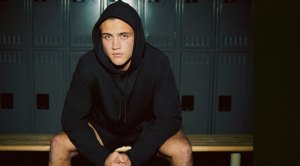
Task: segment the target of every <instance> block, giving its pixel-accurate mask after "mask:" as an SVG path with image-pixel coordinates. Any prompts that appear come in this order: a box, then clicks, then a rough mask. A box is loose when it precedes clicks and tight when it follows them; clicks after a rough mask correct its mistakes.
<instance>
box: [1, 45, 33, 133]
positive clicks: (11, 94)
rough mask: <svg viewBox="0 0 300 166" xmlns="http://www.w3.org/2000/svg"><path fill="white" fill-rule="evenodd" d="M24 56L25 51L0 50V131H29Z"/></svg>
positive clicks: (28, 91)
mask: <svg viewBox="0 0 300 166" xmlns="http://www.w3.org/2000/svg"><path fill="white" fill-rule="evenodd" d="M26 57H27V54H26V51H17V50H14V51H10V50H1V51H0V133H14V132H17V133H26V132H28V131H29V120H28V116H29V113H28V102H29V101H28V93H30V90H28V79H29V78H28V66H27V59H26Z"/></svg>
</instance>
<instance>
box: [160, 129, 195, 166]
mask: <svg viewBox="0 0 300 166" xmlns="http://www.w3.org/2000/svg"><path fill="white" fill-rule="evenodd" d="M159 152H160V153H161V154H162V155H164V156H166V157H167V159H168V160H169V161H170V162H171V165H173V166H192V165H193V154H192V147H191V145H190V143H189V141H188V139H187V138H186V136H185V135H184V134H183V132H182V131H181V130H179V131H178V132H177V133H176V134H175V135H174V136H172V137H170V138H169V139H168V140H167V141H166V142H165V143H164V144H163V145H162V146H161V147H160V148H159Z"/></svg>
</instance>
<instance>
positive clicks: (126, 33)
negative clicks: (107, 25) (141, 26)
mask: <svg viewBox="0 0 300 166" xmlns="http://www.w3.org/2000/svg"><path fill="white" fill-rule="evenodd" d="M130 34H132V33H130V32H121V33H119V34H118V35H130ZM101 35H111V36H112V34H111V33H107V32H104V33H101Z"/></svg>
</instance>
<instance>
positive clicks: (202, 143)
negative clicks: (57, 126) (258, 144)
mask: <svg viewBox="0 0 300 166" xmlns="http://www.w3.org/2000/svg"><path fill="white" fill-rule="evenodd" d="M52 136H53V135H52V134H0V151H49V150H50V140H51V137H52ZM188 139H189V140H190V142H191V144H192V149H193V152H246V151H253V138H252V136H251V135H188ZM127 149H128V147H122V148H120V151H125V150H127Z"/></svg>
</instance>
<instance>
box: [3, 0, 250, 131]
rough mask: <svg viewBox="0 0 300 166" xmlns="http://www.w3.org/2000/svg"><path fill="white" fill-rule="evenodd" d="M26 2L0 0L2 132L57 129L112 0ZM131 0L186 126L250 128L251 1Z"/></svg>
mask: <svg viewBox="0 0 300 166" xmlns="http://www.w3.org/2000/svg"><path fill="white" fill-rule="evenodd" d="M21 2H22V1H0V3H1V5H0V8H1V10H2V7H3V9H4V10H2V11H4V12H3V13H5V14H3V15H2V16H0V18H1V22H3V21H4V22H5V21H6V22H7V24H5V26H1V27H0V80H1V81H0V93H1V94H0V101H1V102H0V105H1V107H0V132H34V133H53V132H58V131H59V130H60V115H61V111H62V106H63V102H64V97H65V93H66V91H67V89H68V86H69V82H70V79H71V75H72V72H73V71H74V68H75V66H76V63H77V60H78V58H79V57H80V56H81V55H82V54H84V53H85V52H86V51H87V50H88V49H89V48H91V46H92V43H91V28H92V27H93V24H94V22H95V21H96V20H97V19H98V17H99V15H100V13H101V11H102V10H103V8H104V7H105V6H106V5H108V4H110V3H113V1H99V0H84V1H67V0H65V1H61V0H47V1H34V0H33V1H31V0H24V2H22V3H21ZM215 2H218V4H219V5H216V3H215ZM128 3H130V4H131V5H132V6H133V7H135V8H136V9H137V11H138V12H139V14H140V15H141V17H142V19H143V23H144V27H145V35H146V37H147V41H148V42H150V43H151V44H152V45H154V46H156V47H158V48H160V49H161V50H162V51H164V52H165V54H166V55H168V56H169V59H170V62H171V65H172V68H173V71H174V74H175V77H176V80H177V83H178V88H179V90H180V94H181V101H182V109H183V110H184V111H183V128H184V130H185V131H186V132H187V133H249V132H251V90H252V89H251V48H250V47H251V45H250V22H251V20H250V17H249V16H250V15H251V10H250V9H251V2H250V1H247V0H243V1H226V0H224V1H219V0H215V1H214V0H198V1H180V0H177V1H173V0H172V1H171V0H160V1H150V0H144V1H137V0H132V1H128ZM5 5H6V6H5ZM22 5H23V6H22ZM4 6H5V8H4ZM221 8H222V9H221ZM245 9H247V10H245ZM12 11H13V12H12ZM220 11H222V12H221V13H222V14H219V15H218V13H220ZM24 13H25V14H24ZM7 15H10V17H7ZM195 15H196V16H195ZM217 15H218V16H217ZM8 18H13V19H9V20H8ZM45 18H47V19H45ZM22 23H24V24H22ZM20 25H24V26H20ZM162 25H163V26H162Z"/></svg>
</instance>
